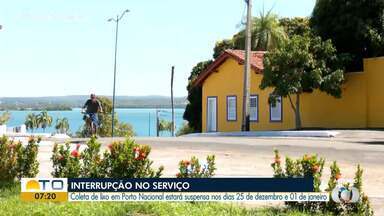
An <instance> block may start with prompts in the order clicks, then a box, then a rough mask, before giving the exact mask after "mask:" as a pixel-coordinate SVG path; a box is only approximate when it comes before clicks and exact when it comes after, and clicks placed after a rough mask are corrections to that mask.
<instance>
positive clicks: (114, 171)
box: [52, 137, 164, 178]
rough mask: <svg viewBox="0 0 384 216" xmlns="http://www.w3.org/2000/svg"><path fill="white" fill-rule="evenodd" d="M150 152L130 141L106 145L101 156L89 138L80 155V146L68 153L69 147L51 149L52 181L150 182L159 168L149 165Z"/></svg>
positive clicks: (147, 147)
mask: <svg viewBox="0 0 384 216" xmlns="http://www.w3.org/2000/svg"><path fill="white" fill-rule="evenodd" d="M150 151H151V149H150V147H149V146H147V145H138V144H136V143H135V141H134V140H131V139H127V140H126V141H124V142H114V143H111V144H109V145H107V150H105V152H104V154H101V153H100V152H101V144H100V143H99V142H98V141H97V140H96V138H95V137H93V138H91V139H90V140H89V141H88V142H87V145H86V148H85V149H84V150H83V151H82V152H80V145H79V144H77V145H76V148H75V149H73V150H71V149H70V146H69V144H66V145H65V146H63V145H61V146H58V145H55V146H54V148H53V156H52V162H53V168H54V171H53V172H52V175H53V176H55V177H87V178H103V177H111V178H151V177H160V176H161V173H162V171H163V169H164V168H163V167H162V166H161V167H160V168H158V169H157V170H154V169H153V168H152V167H151V166H152V164H153V161H151V160H149V158H148V155H149V153H150Z"/></svg>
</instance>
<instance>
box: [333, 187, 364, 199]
mask: <svg viewBox="0 0 384 216" xmlns="http://www.w3.org/2000/svg"><path fill="white" fill-rule="evenodd" d="M331 196H332V200H333V201H335V202H336V203H355V202H357V201H359V198H360V193H359V190H357V188H355V187H350V188H347V187H344V186H336V187H335V188H334V189H333V190H332V194H331Z"/></svg>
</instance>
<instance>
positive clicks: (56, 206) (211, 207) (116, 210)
mask: <svg viewBox="0 0 384 216" xmlns="http://www.w3.org/2000/svg"><path fill="white" fill-rule="evenodd" d="M19 187H20V186H19V184H13V185H8V186H0V215H18V216H21V215H65V216H67V215H87V216H88V215H132V216H133V215H134V216H146V215H167V216H168V215H188V216H194V215H196V216H200V215H214V216H219V215H286V216H299V215H302V216H307V215H313V214H308V213H302V212H297V211H289V210H285V209H282V208H254V209H250V208H244V207H240V206H237V205H230V204H220V203H194V204H193V203H165V202H161V203H160V202H147V203H137V202H124V203H108V202H92V203H90V202H89V203H86V202H79V203H69V202H67V203H37V202H23V201H21V200H20V198H19V195H20V188H19ZM319 215H320V214H319ZM321 215H323V214H321Z"/></svg>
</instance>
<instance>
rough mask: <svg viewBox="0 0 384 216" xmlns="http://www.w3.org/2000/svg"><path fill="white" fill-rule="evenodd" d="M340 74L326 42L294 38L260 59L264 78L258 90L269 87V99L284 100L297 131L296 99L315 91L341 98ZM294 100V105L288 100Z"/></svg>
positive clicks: (331, 50)
mask: <svg viewBox="0 0 384 216" xmlns="http://www.w3.org/2000/svg"><path fill="white" fill-rule="evenodd" d="M343 81H344V71H343V68H342V66H341V63H340V61H339V59H338V58H337V55H336V49H335V48H334V46H333V45H332V43H331V41H330V40H327V41H322V40H321V38H320V37H318V36H310V35H306V36H298V35H294V36H293V37H292V38H291V39H289V40H287V41H285V42H284V43H282V44H281V46H280V47H279V48H278V49H276V50H273V51H271V52H269V53H267V54H266V55H265V56H264V76H263V80H262V82H261V84H260V88H261V89H265V88H267V87H272V89H273V92H272V94H271V96H270V98H269V100H270V102H271V103H272V104H273V103H275V102H276V99H277V96H282V97H288V99H289V102H290V105H291V108H292V109H293V111H294V113H295V120H296V121H295V123H296V129H300V128H301V116H300V95H301V94H302V93H304V92H312V91H313V90H315V89H319V90H320V91H324V92H326V93H327V94H330V95H332V96H334V97H336V98H340V97H341V93H342V89H341V85H342V83H343ZM293 95H295V96H296V102H295V103H294V102H293V100H292V98H291V96H293Z"/></svg>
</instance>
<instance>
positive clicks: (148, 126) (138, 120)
mask: <svg viewBox="0 0 384 216" xmlns="http://www.w3.org/2000/svg"><path fill="white" fill-rule="evenodd" d="M80 111H81V109H78V108H76V109H73V110H72V111H48V114H49V115H50V116H52V118H53V124H52V127H50V128H47V129H46V132H54V131H55V129H54V124H55V122H56V119H57V118H63V117H65V118H67V119H68V121H69V124H70V133H73V134H74V133H76V131H78V130H79V128H80V127H81V126H82V125H83V119H82V118H83V115H82V114H81V112H80ZM158 111H159V119H164V120H167V121H171V119H172V113H171V109H158ZM10 112H11V119H10V120H9V122H8V123H7V126H8V127H15V126H20V125H21V124H24V122H25V117H26V116H27V115H28V114H29V113H32V112H33V113H36V114H38V113H39V111H10ZM115 112H116V113H117V116H118V118H119V121H120V122H124V123H129V124H131V125H132V127H133V130H134V131H135V133H136V135H137V136H156V109H116V110H115ZM1 113H3V112H1V111H0V114H1ZM183 113H184V109H175V124H176V131H177V130H178V129H179V128H180V127H181V126H182V125H183V122H184V120H183ZM35 131H36V132H43V130H42V129H39V130H35ZM160 135H161V136H170V133H167V132H163V133H162V134H160Z"/></svg>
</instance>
